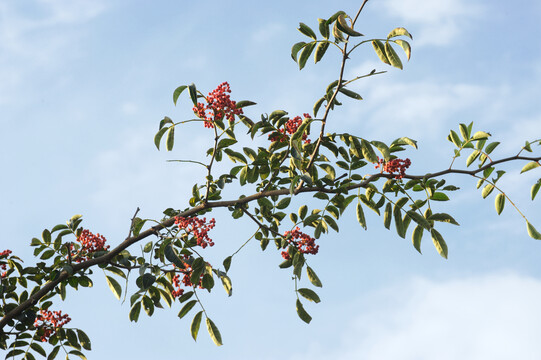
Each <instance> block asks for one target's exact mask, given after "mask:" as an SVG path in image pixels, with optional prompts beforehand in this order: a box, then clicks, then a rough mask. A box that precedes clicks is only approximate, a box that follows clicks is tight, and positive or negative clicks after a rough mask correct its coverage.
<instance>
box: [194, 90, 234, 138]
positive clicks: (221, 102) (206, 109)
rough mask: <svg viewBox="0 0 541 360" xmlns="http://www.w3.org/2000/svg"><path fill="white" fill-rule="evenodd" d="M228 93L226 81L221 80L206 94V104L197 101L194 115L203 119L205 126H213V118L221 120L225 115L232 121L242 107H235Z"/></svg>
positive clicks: (229, 91)
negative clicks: (221, 81)
mask: <svg viewBox="0 0 541 360" xmlns="http://www.w3.org/2000/svg"><path fill="white" fill-rule="evenodd" d="M228 93H231V88H230V87H229V84H228V83H227V82H223V83H221V84H220V85H218V87H217V88H216V89H215V90H213V91H211V92H210V93H209V94H208V95H207V98H206V100H207V105H205V104H203V103H197V105H195V106H194V107H193V112H194V113H195V115H197V117H199V118H200V119H203V120H205V127H206V128H213V127H214V121H215V120H222V119H223V118H224V117H225V118H226V119H227V120H229V122H233V121H235V115H241V114H243V112H242V109H237V103H236V102H235V101H233V100H231V97H230V96H229V95H228Z"/></svg>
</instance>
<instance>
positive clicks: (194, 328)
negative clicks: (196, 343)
mask: <svg viewBox="0 0 541 360" xmlns="http://www.w3.org/2000/svg"><path fill="white" fill-rule="evenodd" d="M202 317H203V311H200V312H198V313H197V314H195V316H194V317H193V320H192V324H191V325H190V333H191V334H192V338H193V339H194V340H197V334H198V333H199V326H200V325H201V319H202Z"/></svg>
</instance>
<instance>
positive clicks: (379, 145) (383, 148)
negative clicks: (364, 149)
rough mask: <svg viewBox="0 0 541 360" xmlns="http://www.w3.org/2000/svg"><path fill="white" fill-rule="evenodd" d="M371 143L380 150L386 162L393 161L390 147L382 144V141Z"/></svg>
mask: <svg viewBox="0 0 541 360" xmlns="http://www.w3.org/2000/svg"><path fill="white" fill-rule="evenodd" d="M371 143H372V145H374V146H375V147H376V148H377V149H378V150H379V152H380V153H381V155H382V156H383V159H384V160H385V161H389V160H390V159H391V152H390V151H389V147H388V146H387V145H386V144H384V143H382V142H381V141H375V140H374V141H371Z"/></svg>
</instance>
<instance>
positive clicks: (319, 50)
mask: <svg viewBox="0 0 541 360" xmlns="http://www.w3.org/2000/svg"><path fill="white" fill-rule="evenodd" d="M329 45H330V42H321V43H319V44H318V45H317V47H316V52H315V53H314V63H316V64H317V63H318V62H319V61H320V60H321V59H322V58H323V55H325V52H326V51H327V49H328V48H329ZM314 116H315V114H314Z"/></svg>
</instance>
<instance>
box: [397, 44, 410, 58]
mask: <svg viewBox="0 0 541 360" xmlns="http://www.w3.org/2000/svg"><path fill="white" fill-rule="evenodd" d="M394 42H395V43H397V44H398V45H399V46H400V47H401V48H402V49H403V50H404V53H405V54H406V57H407V58H408V60H409V59H410V58H411V46H410V44H409V42H407V41H405V40H394Z"/></svg>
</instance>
